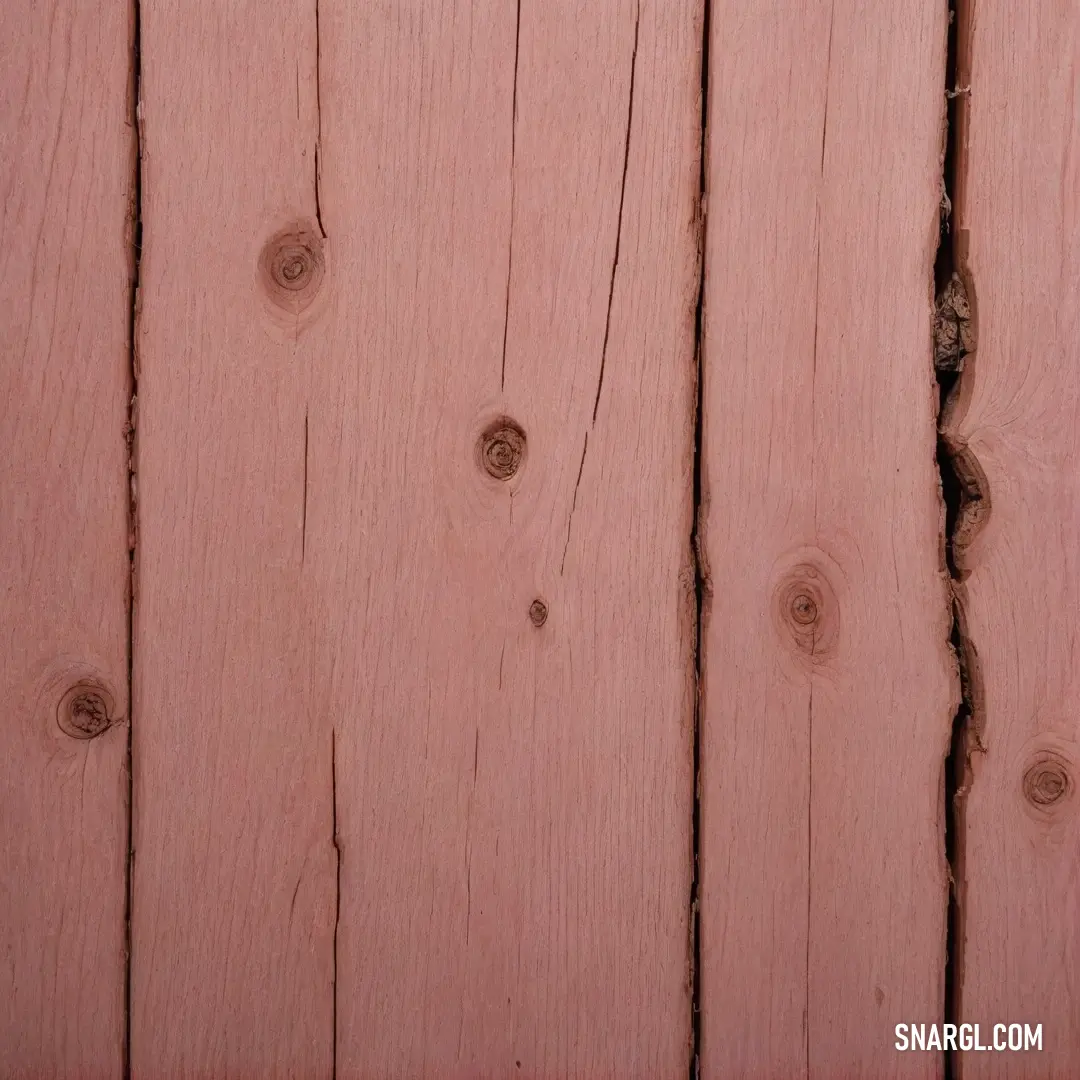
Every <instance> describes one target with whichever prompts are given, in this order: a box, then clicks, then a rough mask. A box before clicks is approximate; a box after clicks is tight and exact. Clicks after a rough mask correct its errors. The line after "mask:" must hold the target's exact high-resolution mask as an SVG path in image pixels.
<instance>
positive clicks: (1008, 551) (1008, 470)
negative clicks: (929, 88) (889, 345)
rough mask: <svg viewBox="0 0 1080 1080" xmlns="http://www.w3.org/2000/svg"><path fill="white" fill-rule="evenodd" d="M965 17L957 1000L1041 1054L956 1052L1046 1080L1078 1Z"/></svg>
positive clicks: (1069, 679) (981, 1072) (1057, 1028)
mask: <svg viewBox="0 0 1080 1080" xmlns="http://www.w3.org/2000/svg"><path fill="white" fill-rule="evenodd" d="M959 20H960V23H959V25H960V28H961V41H960V58H961V65H960V70H959V71H958V79H957V81H958V83H959V84H960V85H961V86H970V88H971V89H970V96H967V95H965V96H964V98H963V99H962V100H963V104H964V109H963V113H962V116H961V120H962V127H961V136H962V140H961V146H960V155H959V159H958V160H959V164H960V168H961V175H960V184H959V192H958V197H957V200H956V202H957V205H956V212H957V222H958V226H959V229H958V233H957V254H958V256H959V259H960V262H961V265H962V268H963V270H964V273H965V276H966V277H967V278H968V280H969V284H970V286H971V287H972V291H973V297H974V301H975V307H976V315H977V326H976V352H975V354H974V355H973V356H971V357H968V359H967V360H966V361H965V369H964V374H963V379H962V383H961V390H960V393H959V395H958V396H957V398H956V401H955V404H954V408H953V409H952V413H951V416H950V417H949V419H948V431H949V438H950V441H951V442H952V443H953V444H954V446H955V447H956V448H957V449H959V450H962V451H963V452H964V454H965V458H966V460H968V461H969V462H970V461H972V460H973V461H974V462H975V463H976V464H977V470H976V473H977V475H978V474H981V476H979V480H980V482H981V486H982V496H983V497H982V500H981V507H980V508H981V510H982V513H981V514H980V520H981V528H979V529H978V531H976V530H975V529H974V528H973V527H971V525H970V524H968V526H967V527H965V529H964V534H963V535H964V539H965V543H964V545H963V547H962V548H961V550H959V551H958V553H957V555H958V562H959V565H960V569H961V572H962V573H963V574H965V575H966V580H965V582H964V585H963V587H962V594H961V599H962V603H963V608H964V612H965V616H966V618H965V622H966V630H967V634H968V638H969V641H970V644H971V646H972V648H973V649H974V656H975V664H974V665H973V667H974V671H973V674H974V676H975V679H974V690H975V705H976V708H975V715H974V725H973V728H972V732H971V739H970V750H971V756H970V764H971V774H970V776H969V789H968V794H967V800H966V802H967V805H966V815H965V816H966V829H965V850H964V862H965V869H966V874H965V876H966V882H965V885H964V891H963V906H962V919H963V930H964V934H963V938H964V953H963V984H962V987H961V997H960V1003H959V1008H960V1015H961V1017H962V1019H963V1020H965V1021H967V1022H969V1023H976V1022H977V1023H979V1024H980V1036H981V1040H982V1041H983V1042H984V1043H989V1042H991V1041H992V1040H993V1039H994V1037H995V1033H994V1031H993V1025H994V1024H997V1023H1004V1024H1012V1023H1020V1024H1031V1025H1033V1026H1034V1025H1035V1024H1039V1023H1041V1024H1042V1051H1041V1052H1037V1051H1035V1050H1029V1051H1027V1052H1026V1053H1019V1054H1017V1053H1004V1054H1000V1053H989V1054H969V1055H965V1058H964V1060H963V1063H962V1064H963V1075H964V1076H965V1077H980V1078H981V1077H998V1076H1006V1075H1008V1076H1009V1077H1011V1078H1017V1077H1039V1078H1040V1080H1047V1078H1063V1077H1071V1076H1074V1075H1075V1074H1076V1069H1077V1065H1076V1063H1077V1060H1080V1009H1078V993H1077V977H1078V971H1080V937H1078V935H1077V927H1078V926H1080V907H1078V902H1077V897H1078V885H1080V838H1078V833H1077V827H1076V826H1077V809H1078V807H1080V794H1078V792H1077V783H1078V779H1077V778H1078V775H1080V774H1078V769H1080V747H1078V743H1077V740H1078V736H1080V722H1078V720H1077V705H1078V703H1080V685H1078V683H1077V676H1076V672H1077V670H1078V659H1080V656H1078V652H1077V634H1076V613H1077V603H1078V599H1080V578H1078V573H1077V571H1078V563H1077V544H1076V537H1077V527H1078V525H1080V494H1078V491H1077V486H1076V481H1075V471H1076V452H1077V431H1078V430H1080V376H1078V375H1077V363H1078V360H1080V345H1078V341H1080V306H1078V303H1077V296H1078V295H1080V233H1078V216H1080V156H1078V153H1080V130H1078V127H1077V125H1078V123H1080V120H1078V117H1080V97H1078V83H1077V73H1078V71H1080V11H1078V10H1077V8H1076V6H1075V5H1070V4H1063V3H1058V4H1038V5H1032V6H1030V7H1026V6H1017V5H1012V4H1006V3H1001V2H999V0H987V2H981V3H979V5H978V18H977V19H975V18H974V11H973V10H971V8H970V7H968V6H967V5H965V6H964V7H963V8H962V9H961V11H960V15H959ZM988 508H989V513H987V512H986V511H987V509H988ZM1001 1035H1002V1037H1003V1038H1004V1039H1005V1041H1006V1043H1007V1042H1008V1038H1009V1032H1008V1031H1006V1032H1004V1033H1001Z"/></svg>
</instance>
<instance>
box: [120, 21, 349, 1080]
mask: <svg viewBox="0 0 1080 1080" xmlns="http://www.w3.org/2000/svg"><path fill="white" fill-rule="evenodd" d="M141 31H142V35H141V36H142V57H143V64H142V72H143V77H142V101H141V109H142V132H143V144H142V145H143V221H144V246H143V262H142V266H141V276H140V285H141V288H140V295H141V314H140V321H139V328H138V345H139V358H140V372H139V445H138V454H137V470H138V483H139V541H138V567H137V579H136V581H137V583H136V589H137V596H136V608H135V611H136V626H135V670H134V693H135V712H136V715H137V716H138V717H139V718H140V719H139V723H138V724H137V725H136V726H137V728H138V730H137V731H136V733H135V743H134V750H133V753H134V767H135V789H134V790H135V847H136V852H135V869H134V895H133V920H132V937H133V955H132V1036H131V1055H132V1071H133V1073H134V1074H136V1075H142V1076H241V1077H244V1076H260V1077H261V1076H266V1077H279V1076H280V1077H285V1076H304V1077H319V1076H322V1077H328V1076H330V1075H331V1072H332V1062H333V973H334V954H333V938H334V918H335V880H336V856H335V851H334V844H333V799H332V783H331V774H332V766H331V754H332V747H331V732H330V723H329V717H328V716H326V714H325V713H324V712H321V711H320V710H319V708H318V705H319V702H318V700H317V698H316V696H315V694H314V693H313V690H312V687H313V678H314V675H313V670H314V652H313V650H314V648H315V643H314V640H313V639H314V630H313V627H314V625H315V622H316V620H315V615H314V609H313V608H312V604H311V589H310V585H309V581H308V577H307V573H306V571H307V569H308V568H309V566H310V563H309V556H310V551H309V550H308V549H307V547H306V540H305V515H306V491H305V481H306V476H307V468H308V465H307V440H308V429H307V404H308V396H307V395H308V388H309V382H310V380H311V377H312V372H313V371H314V370H315V369H316V368H318V367H320V366H324V365H328V364H337V365H339V366H341V367H348V366H350V365H351V364H352V363H353V358H352V357H351V356H349V355H348V354H345V353H342V352H340V351H338V352H335V353H333V354H332V353H331V351H330V348H329V345H328V338H329V334H330V332H331V329H332V326H333V323H332V320H330V319H328V318H327V319H320V315H323V314H326V315H328V314H329V312H327V311H325V310H324V304H325V302H326V300H327V298H328V290H327V289H326V288H325V287H320V286H325V284H326V281H325V272H326V270H327V267H328V265H329V264H330V261H331V257H330V252H329V251H327V250H325V245H324V244H323V242H322V239H321V237H320V235H319V225H318V220H317V199H316V180H315V177H316V146H317V139H318V88H317V81H316V65H317V48H316V23H315V6H314V4H312V3H304V4H300V3H282V4H274V5H266V4H262V3H257V2H255V0H246V2H241V0H237V2H235V3H230V4H219V3H216V2H214V0H197V2H192V0H182V2H181V0H168V2H161V3H154V4H145V5H143V12H142V23H141ZM320 272H321V273H320Z"/></svg>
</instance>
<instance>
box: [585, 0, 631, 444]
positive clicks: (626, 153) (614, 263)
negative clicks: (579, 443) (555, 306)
mask: <svg viewBox="0 0 1080 1080" xmlns="http://www.w3.org/2000/svg"><path fill="white" fill-rule="evenodd" d="M640 26H641V0H638V5H637V12H636V14H635V16H634V51H633V52H632V53H631V55H630V94H629V101H628V102H627V105H626V139H625V140H624V142H623V167H622V184H621V186H620V187H619V218H618V223H617V224H616V226H615V254H614V256H613V257H612V260H611V282H610V284H609V285H608V302H607V317H606V319H605V320H604V344H603V347H602V348H601V350H600V377H599V378H598V379H597V381H596V400H595V401H594V402H593V411H592V422H593V426H594V427H595V426H596V413H597V411H598V410H599V408H600V391H601V389H602V388H603V385H604V368H605V366H606V365H607V350H608V337H609V335H610V333H611V305H612V303H613V302H614V300H615V273H616V271H617V270H618V268H619V247H620V245H621V243H622V227H623V210H624V208H625V206H626V174H627V172H629V169H630V129H631V128H632V127H633V124H634V76H635V74H636V73H637V50H638V30H639V28H640Z"/></svg>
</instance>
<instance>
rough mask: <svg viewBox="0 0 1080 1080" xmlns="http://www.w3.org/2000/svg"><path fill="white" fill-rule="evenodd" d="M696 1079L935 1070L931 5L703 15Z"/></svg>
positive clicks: (945, 686)
mask: <svg viewBox="0 0 1080 1080" xmlns="http://www.w3.org/2000/svg"><path fill="white" fill-rule="evenodd" d="M711 27H712V34H711V41H710V53H709V55H710V61H711V70H710V84H709V117H708V120H709V131H708V139H707V163H708V171H707V194H708V225H707V231H706V253H707V254H706V287H705V320H704V354H703V355H704V372H703V377H704V388H703V397H704V401H703V407H704V414H703V425H704V428H703V459H702V468H703V500H704V502H703V507H702V543H703V553H704V556H705V562H706V571H707V574H708V580H709V583H710V586H711V596H710V597H709V600H708V608H707V611H706V622H705V630H704V641H703V650H704V653H703V675H704V681H703V686H702V695H703V728H702V776H701V784H702V807H701V829H702V835H701V860H702V862H701V866H702V885H701V888H702V897H701V904H702V907H701V911H702V914H701V932H702V974H701V982H702V986H701V1001H702V1008H703V1013H702V1075H703V1076H704V1077H721V1076H723V1077H750V1076H760V1077H788V1076H804V1075H809V1076H812V1077H834V1076H844V1077H856V1076H865V1077H875V1078H880V1077H892V1076H901V1075H903V1076H935V1075H940V1070H941V1064H942V1062H941V1058H940V1057H939V1056H937V1055H926V1054H911V1055H903V1054H899V1053H897V1052H896V1051H895V1050H894V1048H893V1039H894V1036H893V1027H894V1025H895V1024H896V1023H898V1022H900V1021H903V1020H907V1019H908V1018H925V1019H926V1021H927V1022H930V1021H933V1020H938V1019H940V1018H941V1017H942V1012H943V974H944V962H945V913H946V899H947V894H946V881H947V875H946V867H945V860H944V842H943V841H944V837H943V814H942V783H943V771H942V765H943V757H944V755H945V753H946V751H947V746H948V737H949V730H950V721H951V718H952V715H953V712H954V709H955V707H956V701H955V698H956V695H957V686H956V680H955V673H954V665H953V661H952V658H951V654H950V652H949V650H948V647H947V639H948V634H949V611H948V593H947V588H946V580H945V576H944V567H943V565H942V562H943V557H942V541H941V531H942V524H943V522H942V516H943V515H942V503H941V499H940V494H939V490H938V479H937V475H936V470H935V463H934V440H935V433H934V426H935V414H936V402H935V385H934V377H933V369H932V366H931V348H930V326H931V311H932V304H931V300H932V295H931V294H932V267H933V259H934V252H935V249H936V245H937V227H938V203H939V198H940V188H939V181H940V174H941V165H940V153H941V124H942V119H943V101H942V92H941V91H942V77H943V72H944V61H945V42H946V36H945V35H946V11H945V7H944V5H942V4H939V3H931V2H929V0H927V2H924V3H919V4H916V5H910V4H898V3H890V4H884V5H877V6H875V7H874V9H873V14H872V17H871V15H870V14H869V11H868V9H865V8H863V7H861V6H860V5H858V4H855V3H848V2H846V0H836V2H835V3H830V2H820V3H819V2H801V3H797V4H790V3H785V4H779V3H769V4H758V5H753V6H752V8H747V6H746V5H744V4H737V3H729V2H720V3H717V2H715V0H714V3H713V5H712V14H711Z"/></svg>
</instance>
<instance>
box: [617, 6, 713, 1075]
mask: <svg viewBox="0 0 1080 1080" xmlns="http://www.w3.org/2000/svg"><path fill="white" fill-rule="evenodd" d="M711 16H712V11H711V5H710V0H703V3H702V27H701V148H700V153H699V161H700V171H699V174H698V295H697V306H696V309H695V313H694V379H695V382H696V386H695V401H694V463H693V473H694V493H693V509H692V514H691V518H690V553H691V557H692V558H693V560H694V731H693V765H692V780H693V785H694V790H693V801H692V808H691V825H690V837H691V867H690V912H689V930H690V942H689V945H690V1080H697V1078H698V1077H700V1075H701V725H702V713H701V688H702V663H701V655H702V645H703V634H704V623H705V618H706V611H707V608H706V604H707V601H708V600H709V598H710V597H711V596H712V583H711V582H710V581H709V577H708V570H707V562H706V555H705V551H704V550H703V543H704V541H703V537H702V534H701V525H702V514H703V512H704V511H703V505H702V504H703V490H702V487H703V472H702V449H703V436H704V415H703V413H704V408H703V406H704V400H705V398H704V393H705V390H704V387H705V358H704V357H705V341H704V328H705V249H706V245H705V219H706V214H707V211H708V164H709V140H708V115H709V35H710V29H711V26H712V17H711ZM634 33H635V46H636V35H637V31H636V29H635V32H634ZM627 138H628V140H629V129H628V130H627ZM597 401H599V388H597Z"/></svg>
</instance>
